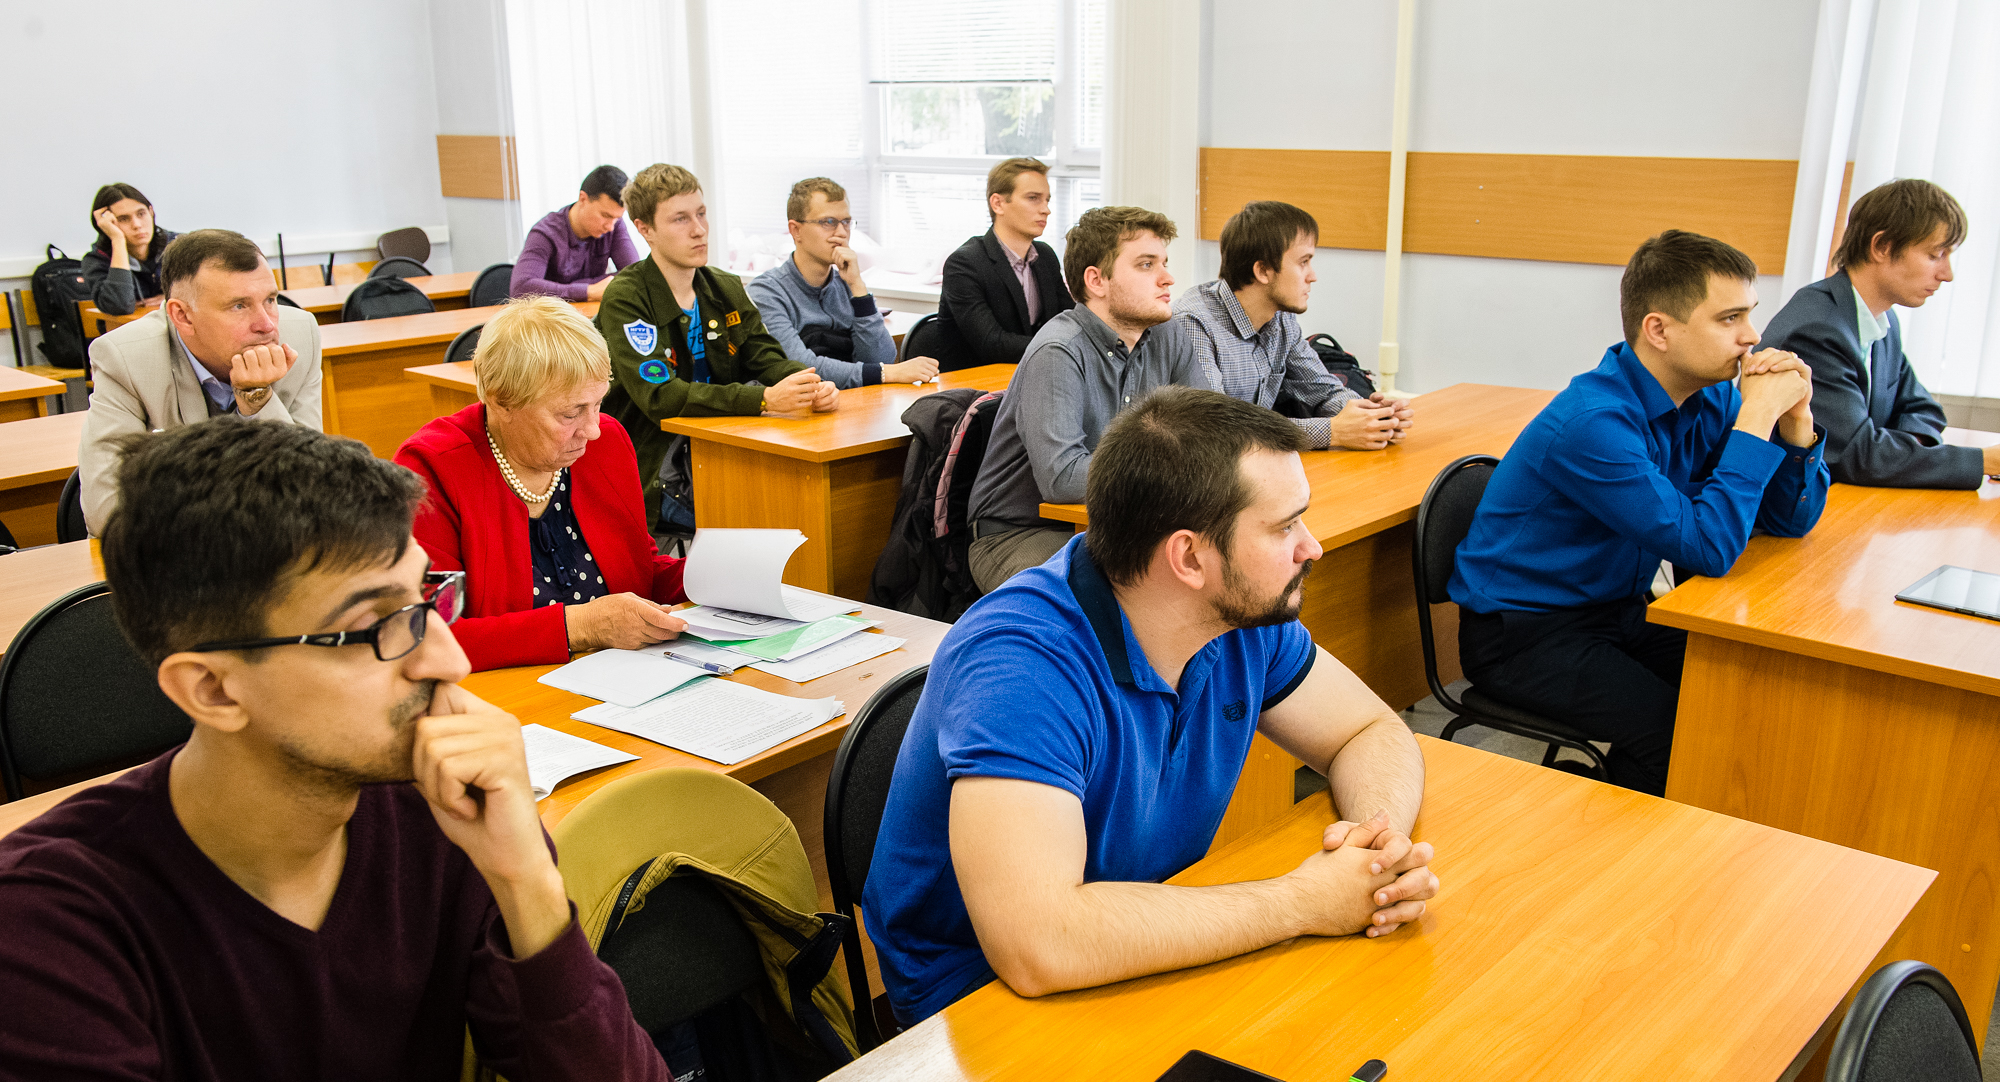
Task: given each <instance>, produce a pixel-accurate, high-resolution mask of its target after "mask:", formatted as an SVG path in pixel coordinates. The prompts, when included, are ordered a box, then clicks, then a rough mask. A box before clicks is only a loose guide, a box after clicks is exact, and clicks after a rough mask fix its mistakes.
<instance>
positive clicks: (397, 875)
mask: <svg viewBox="0 0 2000 1082" xmlns="http://www.w3.org/2000/svg"><path fill="white" fill-rule="evenodd" d="M266 277H268V275H267V276H266ZM127 446H128V448H129V450H128V451H127V452H126V454H125V457H124V458H123V460H122V462H121V463H120V465H119V470H118V476H119V487H120V488H121V489H122V490H123V491H124V492H125V494H126V499H125V501H124V503H123V504H122V505H121V507H120V508H119V510H118V512H117V514H116V515H114V516H113V517H112V519H111V521H110V523H109V525H108V528H107V529H106V531H105V534H104V570H105V577H106V578H107V579H108V580H109V582H110V585H111V597H112V600H113V605H114V606H115V611H116V613H117V618H118V622H119V625H120V627H121V628H122V629H123V631H124V632H125V635H126V637H127V638H128V639H129V640H130V641H131V642H132V644H133V646H134V648H135V649H136V650H137V651H138V653H139V655H140V656H141V657H142V658H143V659H144V660H145V662H146V663H147V664H148V665H150V666H153V667H154V668H156V669H157V671H158V675H159V683H160V688H161V690H163V691H164V692H165V693H166V695H167V697H168V698H170V699H171V700H173V702H174V705H176V706H178V707H180V708H181V709H182V710H184V711H186V713H187V715H188V717H189V718H190V719H192V721H193V723H194V732H193V734H192V735H191V736H190V737H189V738H188V741H187V743H185V744H183V745H181V746H180V747H178V748H175V749H173V750H171V751H169V752H167V753H166V754H164V755H162V756H160V757H159V758H157V759H155V760H153V761H152V762H150V763H147V764H146V765H144V766H141V767H138V768H137V769H135V770H133V771H131V772H129V773H127V774H125V775H123V776H121V777H119V778H117V779H116V780H114V781H110V782H106V783H105V784H102V785H98V786H94V787H92V788H89V789H86V790H84V791H83V792H81V793H79V794H77V795H76V796H74V797H71V798H70V799H68V800H66V801H64V802H63V803H61V804H58V805H57V806H56V807H54V808H53V809H51V810H50V811H49V812H48V813H47V814H45V815H43V816H42V817H40V818H38V819H36V820H34V821H33V822H30V823H28V824H26V825H25V826H22V827H21V828H19V829H18V830H16V831H14V832H13V833H12V834H10V835H8V836H7V837H6V838H5V839H4V840H0V909H4V910H5V912H6V914H7V934H6V935H4V936H0V1000H4V1001H5V1002H6V1003H8V1004H10V1006H11V1010H10V1016H9V1019H8V1023H7V1025H6V1026H4V1027H0V1073H5V1074H7V1075H8V1076H10V1077H34V1078H86V1077H87V1078H166V1079H195V1078H204V1079H206V1078H213V1079H245V1080H248V1079H272V1078H309V1077H321V1076H325V1075H328V1074H332V1075H337V1076H340V1077H344V1078H433V1079H441V1078H456V1077H458V1075H459V1071H460V1068H461V1063H462V1061H463V1053H464V1047H465V1041H466V1037H467V1034H468V1032H469V1033H470V1036H471V1040H472V1044H473V1047H474V1048H475V1049H477V1051H478V1053H479V1056H480V1058H481V1059H482V1060H483V1061H484V1063H485V1064H486V1065H488V1066H490V1067H493V1068H495V1069H497V1070H499V1071H500V1072H501V1073H503V1074H505V1075H507V1076H508V1077H512V1078H577V1079H601V1078H646V1079H658V1080H664V1079H666V1078H667V1077H668V1074H667V1070H666V1067H665V1065H664V1064H663V1063H662V1062H661V1060H660V1056H659V1054H658V1053H657V1052H656V1051H655V1049H654V1047H653V1045H652V1042H651V1041H650V1039H649V1038H648V1037H647V1035H646V1034H645V1033H644V1032H643V1031H642V1030H640V1028H639V1027H638V1025H637V1023H635V1022H634V1021H633V1017H632V1011H631V1008H630V1006H629V1005H628V1004H627V1002H626V999H625V992H624V988H623V987H622V986H621V984H620V983H619V980H618V976H617V974H615V973H613V972H612V971H611V969H610V968H609V967H607V966H606V965H604V964H603V963H602V962H600V961H599V960H598V959H597V958H596V956H595V955H594V954H593V953H592V951H591V949H590V944H589V942H588V941H587V940H585V938H584V935H583V931H582V929H581V928H580V927H579V926H578V923H577V920H576V916H575V913H574V911H573V910H572V908H571V906H570V904H569V902H568V900H567V899H566V898H565V897H564V892H563V881H562V876H561V875H560V874H559V873H558V872H557V870H556V863H555V859H554V857H553V855H552V854H551V852H550V849H549V843H548V837H547V835H546V834H544V833H543V831H542V827H541V822H540V820H539V818H538V817H537V813H536V809H535V797H534V793H533V792H532V791H531V789H530V787H529V784H528V768H527V762H526V759H525V756H524V753H523V749H522V742H521V728H520V724H519V722H517V721H516V720H515V719H514V718H512V717H510V716H508V715H507V714H504V713H502V712H500V711H498V710H496V709H494V708H493V707H492V706H489V705H487V704H486V703H483V702H481V701H480V700H478V699H476V698H474V697H473V696H472V695H470V694H468V693H466V692H465V691H464V690H463V689H461V688H459V687H457V686H456V681H458V680H459V679H461V678H462V677H464V676H465V674H466V670H467V665H466V661H465V655H464V653H462V652H461V651H460V650H459V648H458V644H457V643H456V642H455V641H453V639H452V636H451V632H450V630H448V629H447V627H446V625H447V624H448V623H449V622H450V621H451V620H452V618H453V617H454V616H456V615H457V612H458V608H459V606H458V598H459V597H460V596H461V594H462V592H463V590H464V588H465V587H464V583H463V581H462V576H459V575H457V574H455V573H453V574H442V575H435V576H434V575H431V574H428V573H427V571H426V568H427V567H428V565H429V561H428V559H427V558H426V557H425V555H424V550H423V548H422V547H421V546H419V545H417V544H415V543H414V541H413V540H412V538H411V536H410V524H411V515H412V512H413V511H414V509H415V507H416V505H417V503H418V501H420V500H422V499H423V495H424V491H423V485H422V484H421V483H420V482H419V481H418V480H417V478H416V476H415V475H414V474H411V473H410V472H409V471H408V470H405V469H403V468H402V467H400V466H396V465H394V464H392V463H389V462H385V461H383V460H381V459H377V458H375V457H374V456H373V455H371V454H369V453H368V449H367V448H366V447H363V446H362V445H361V444H359V443H355V442H353V441H351V440H341V439H336V438H333V437H329V436H323V435H321V434H319V433H317V432H313V431H310V430H307V429H304V428H301V427H298V426H295V425H262V424H250V423H247V422H243V421H239V420H236V419H234V418H223V419H221V420H218V421H217V422H215V423H213V424H205V425H194V426H189V427H185V428H181V429H177V430H175V431H172V432H168V433H165V434H161V435H150V436H139V437H135V438H133V439H132V440H131V441H129V442H128V445H127Z"/></svg>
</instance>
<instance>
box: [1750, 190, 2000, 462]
mask: <svg viewBox="0 0 2000 1082" xmlns="http://www.w3.org/2000/svg"><path fill="white" fill-rule="evenodd" d="M1965 233H1966V219H1965V210H1964V209H1963V208H1962V207H1960V206H1959V205H1958V200H1956V199H1953V198H1952V197H1951V194H1950V193H1949V192H1946V191H1945V190H1944V189H1943V188H1940V187H1938V186H1937V185H1935V184H1932V183H1931V182H1930V181H1927V180H1894V181H1890V182H1889V183H1887V184H1884V185H1882V186H1881V187H1879V188H1876V189H1874V190H1873V191H1871V192H1869V193H1868V194H1866V195H1864V196H1862V197H1861V198H1860V199H1857V200H1855V202H1854V207H1853V209H1852V210H1850V211H1849V212H1848V219H1847V232H1846V234H1845V235H1844V237H1843V239H1842V240H1841V244H1840V251H1839V252H1838V253H1837V254H1836V255H1835V257H1834V261H1835V262H1836V263H1837V264H1838V265H1839V266H1840V270H1839V272H1838V273H1836V274H1835V275H1834V276H1833V277H1831V278H1827V279H1824V280H1822V281H1818V282H1814V283H1813V284H1812V285H1809V286H1806V287H1805V288H1804V289H1801V290H1799V291H1798V292H1797V293H1796V294H1793V296H1792V299H1791V300H1790V301H1788V302H1786V304H1785V307H1784V310H1783V311H1780V312H1779V313H1778V314H1777V315H1776V316H1775V317H1773V318H1772V320H1771V325H1770V326H1769V327H1767V328H1765V330H1764V344H1765V345H1767V346H1770V347H1772V348H1775V349H1782V350H1788V351H1790V352H1792V353H1796V354H1798V355H1799V358H1800V359H1801V360H1803V361H1805V362H1806V364H1807V365H1809V366H1811V368H1812V374H1813V395H1812V403H1813V415H1814V416H1815V417H1817V418H1818V419H1819V422H1820V424H1822V425H1824V426H1825V427H1826V464H1827V466H1828V468H1829V469H1831V470H1832V472H1833V479H1834V480H1836V481H1840V482H1843V483H1846V484H1850V485H1873V486H1877V487H1883V488H1978V487H1979V484H1980V482H1981V480H1982V479H1984V477H1985V476H1986V475H1988V474H1996V473H2000V447H1988V448H1986V449H1985V450H1984V451H1982V450H1980V449H1979V448H1976V447H1952V446H1947V445H1945V444H1944V443H1942V442H1941V439H1940V437H1941V436H1942V435H1943V433H1944V410H1943V409H1941V408H1940V407H1939V406H1938V404H1937V401H1936V400H1935V399H1933V398H1932V397H1931V395H1930V392H1929V391H1927V390H1925V389H1924V385H1923V381H1921V380H1919V379H1918V378H1917V374H1916V372H1915V371H1914V370H1913V369H1912V368H1911V367H1910V360H1909V358H1908V357H1907V356H1905V355H1904V353H1903V326H1902V322H1901V321H1900V320H1899V319H1897V318H1896V313H1895V306H1896V305H1899V304H1900V305H1902V306H1903V307H1905V308H1917V307H1921V306H1922V305H1923V303H1924V302H1925V301H1927V300H1929V299H1930V297H1931V294H1933V293H1936V292H1937V291H1938V289H1939V287H1941V286H1943V285H1944V283H1946V282H1949V281H1951V253H1952V250H1953V249H1955V248H1957V247H1958V245H1959V244H1960V243H1961V242H1963V241H1964V240H1965Z"/></svg>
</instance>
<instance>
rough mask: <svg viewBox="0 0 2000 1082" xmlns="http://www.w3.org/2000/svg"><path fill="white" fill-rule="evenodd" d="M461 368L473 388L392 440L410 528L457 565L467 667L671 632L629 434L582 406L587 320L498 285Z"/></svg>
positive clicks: (592, 352) (588, 364)
mask: <svg viewBox="0 0 2000 1082" xmlns="http://www.w3.org/2000/svg"><path fill="white" fill-rule="evenodd" d="M473 375H474V378H475V379H476V380H477V382H478V387H479V399H480V400H479V401H478V402H476V403H474V404H472V405H470V406H467V407H466V408H464V409H462V410H459V411H458V412H457V413H454V414H452V415H451V416H449V417H440V418H438V419H437V420H435V421H432V422H431V423H429V424H427V425H425V426H424V427H423V428H421V429H419V430H418V431H417V433H416V435H414V436H411V437H410V438H409V439H408V440H407V441H406V442H404V444H403V446H402V447H401V448H400V449H399V450H397V452H396V461H397V462H399V463H401V464H403V465H405V466H408V467H409V468H410V469H412V470H414V471H416V473H417V475H418V476H419V477H422V478H423V479H424V483H425V484H427V485H429V486H430V496H429V497H428V498H427V499H426V500H425V501H424V505H423V507H422V508H421V509H419V510H418V512H417V520H416V526H415V532H416V537H417V541H418V542H419V543H420V544H422V545H423V546H424V550H425V551H426V552H428V553H429V554H430V557H431V561H432V566H433V567H434V568H435V569H436V570H439V571H456V570H463V571H465V586H466V593H467V597H466V605H465V615H464V617H463V618H461V619H460V620H459V621H458V622H457V623H455V624H453V625H452V629H451V630H452V634H453V635H454V636H455V637H456V638H457V639H458V641H459V644H460V645H461V646H463V647H464V648H465V653H466V656H467V657H469V658H470V659H471V660H472V667H473V668H474V669H498V668H504V667H506V666H509V665H547V664H557V663H561V662H565V661H568V660H569V656H570V654H571V653H574V652H577V651H583V650H596V649H599V648H603V647H614V648H619V649H627V650H629V649H634V648H636V647H640V646H646V645H649V644H651V643H656V642H662V641H664V640H666V639H671V638H673V637H674V636H675V635H677V634H678V633H679V632H680V631H681V629H682V628H684V627H686V626H687V625H686V624H685V623H683V622H682V621H681V620H680V619H679V618H678V617H675V616H673V615H671V614H670V612H669V610H668V609H667V608H666V607H665V606H666V605H669V604H672V603H675V602H680V601H685V600H687V595H686V594H685V593H684V592H683V591H682V589H681V563H682V561H680V560H677V559H674V558H673V557H670V556H662V555H660V554H659V553H658V551H657V550H656V549H655V547H654V545H653V537H652V534H650V533H648V532H647V530H646V508H645V504H644V488H643V486H641V485H640V483H639V465H638V460H637V459H636V457H635V456H634V455H633V452H632V437H631V436H629V435H627V434H626V432H625V430H624V428H622V427H620V426H619V424H618V422H617V421H616V420H613V419H612V418H610V417H604V416H601V415H599V413H598V409H597V406H598V402H599V401H600V400H602V399H603V397H604V394H605V392H606V391H607V390H609V389H610V386H611V357H610V354H609V353H608V352H607V351H606V349H605V348H604V339H603V338H602V337H600V336H599V335H598V333H597V328H596V327H593V326H592V325H591V323H590V321H589V320H587V319H585V318H583V317H582V316H581V315H579V314H577V311H576V309H574V308H572V307H570V306H569V305H568V304H565V303H563V302H562V301H559V300H556V299H555V298H552V297H526V298H522V299H520V300H517V301H514V302H512V303H510V304H508V305H507V306H506V308H505V309H504V310H503V311H501V313H500V314H499V315H497V316H494V317H493V318H492V319H491V320H489V321H487V323H486V328H485V330H483V331H481V332H480V336H479V349H478V352H477V353H476V354H475V355H474V360H473ZM586 452H587V453H586Z"/></svg>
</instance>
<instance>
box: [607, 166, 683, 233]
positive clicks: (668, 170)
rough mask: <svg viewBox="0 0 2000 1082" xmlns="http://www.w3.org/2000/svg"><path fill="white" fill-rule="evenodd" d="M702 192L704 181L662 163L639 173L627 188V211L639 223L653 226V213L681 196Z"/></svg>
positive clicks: (678, 168)
mask: <svg viewBox="0 0 2000 1082" xmlns="http://www.w3.org/2000/svg"><path fill="white" fill-rule="evenodd" d="M700 190H701V178H699V177H697V176H695V175H694V174H693V173H691V172H689V171H687V170H686V169H682V168H681V167H680V166H678V165H668V164H666V163H665V162H659V163H656V164H654V165H649V166H647V167H646V168H644V169H641V170H639V175H638V176H636V177H633V178H632V183H630V184H627V185H625V210H626V213H628V214H630V215H632V220H633V221H635V222H645V223H646V224H647V225H648V226H651V225H652V224H653V211H655V210H657V209H659V206H660V204H661V203H664V202H666V201H667V200H669V199H672V198H673V197H674V196H677V195H687V194H689V193H690V192H698V191H700Z"/></svg>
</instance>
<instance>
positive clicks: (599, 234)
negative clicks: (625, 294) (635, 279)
mask: <svg viewBox="0 0 2000 1082" xmlns="http://www.w3.org/2000/svg"><path fill="white" fill-rule="evenodd" d="M625 184H626V179H625V171H624V170H622V169H620V168H618V167H617V166H615V165H600V166H598V167H597V168H595V169H592V170H591V171H590V175H588V176H586V177H584V178H583V186H582V187H581V188H580V189H579V190H578V191H577V193H576V202H574V203H571V204H570V205H569V206H566V207H564V208H562V209H561V210H552V211H550V212H549V213H548V214H547V215H546V216H544V217H543V218H542V220H541V221H539V222H536V223H535V227H534V228H533V229H530V230H528V239H527V240H526V241H523V242H522V244H521V258H519V259H517V260H515V261H514V274H513V276H512V277H511V278H510V279H509V280H508V284H507V285H508V288H507V295H508V296H510V297H525V296H527V295H529V294H531V293H540V294H545V295H547V296H550V297H561V298H562V299H563V300H566V301H594V300H598V299H600V298H602V297H603V296H604V287H605V284H606V283H608V282H610V281H611V276H612V275H613V274H615V273H617V272H618V271H621V270H624V269H625V268H626V267H629V266H631V265H632V264H633V263H636V262H638V260H639V250H638V249H637V248H634V247H633V246H632V238H631V236H630V235H629V234H627V233H626V232H625V230H623V229H621V228H619V226H618V222H619V220H620V219H622V218H624V217H625ZM607 267H608V269H607Z"/></svg>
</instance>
